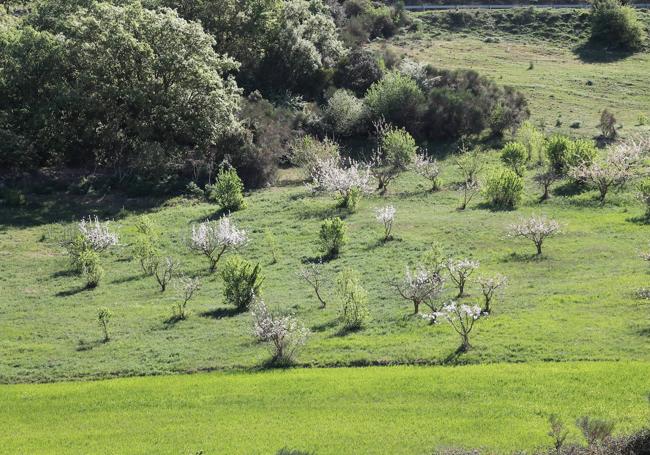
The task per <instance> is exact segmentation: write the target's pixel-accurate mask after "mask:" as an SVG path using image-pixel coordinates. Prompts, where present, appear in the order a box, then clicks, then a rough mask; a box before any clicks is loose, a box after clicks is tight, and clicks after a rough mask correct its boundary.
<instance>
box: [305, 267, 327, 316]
mask: <svg viewBox="0 0 650 455" xmlns="http://www.w3.org/2000/svg"><path fill="white" fill-rule="evenodd" d="M298 277H299V278H302V279H303V280H304V281H305V282H307V284H309V285H310V286H311V287H312V288H313V289H314V292H315V293H316V298H318V301H319V302H320V307H321V308H325V307H326V306H327V302H326V301H325V299H323V296H322V295H321V292H322V288H323V285H324V283H325V281H326V278H325V274H324V272H323V263H322V262H320V261H319V262H316V263H311V264H308V265H307V266H305V267H303V268H301V269H300V271H299V272H298Z"/></svg>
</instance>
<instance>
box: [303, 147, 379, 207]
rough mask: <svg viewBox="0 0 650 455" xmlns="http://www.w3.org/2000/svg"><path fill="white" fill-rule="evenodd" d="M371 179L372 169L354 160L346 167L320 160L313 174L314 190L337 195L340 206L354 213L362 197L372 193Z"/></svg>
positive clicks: (337, 161) (334, 161)
mask: <svg viewBox="0 0 650 455" xmlns="http://www.w3.org/2000/svg"><path fill="white" fill-rule="evenodd" d="M370 177H371V174H370V167H369V166H365V165H362V164H360V163H358V162H356V161H354V160H349V161H348V163H347V166H346V167H344V166H342V165H341V163H339V160H332V159H328V160H320V161H319V162H318V164H317V169H316V171H314V173H313V174H312V179H313V181H314V184H313V186H312V189H313V190H314V191H326V192H329V193H334V194H336V195H337V196H338V197H339V198H340V202H339V206H340V207H344V208H346V209H348V210H349V211H350V212H354V211H355V210H356V209H357V206H358V204H359V200H360V199H361V196H362V195H363V194H364V193H368V192H370V191H371V187H370Z"/></svg>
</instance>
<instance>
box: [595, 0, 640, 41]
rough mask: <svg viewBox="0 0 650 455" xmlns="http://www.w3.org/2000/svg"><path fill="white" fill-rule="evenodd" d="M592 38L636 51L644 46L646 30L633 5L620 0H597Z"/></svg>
mask: <svg viewBox="0 0 650 455" xmlns="http://www.w3.org/2000/svg"><path fill="white" fill-rule="evenodd" d="M591 38H592V40H594V41H597V42H600V43H605V44H607V45H609V46H612V47H615V48H619V49H623V50H630V51H636V50H639V49H641V48H642V47H643V44H644V42H645V40H646V32H645V28H644V26H643V24H642V23H641V21H640V20H639V18H638V17H637V14H636V11H635V10H634V8H633V7H631V6H627V5H626V6H623V5H622V4H621V2H620V1H619V0H595V1H594V2H593V6H592V11H591Z"/></svg>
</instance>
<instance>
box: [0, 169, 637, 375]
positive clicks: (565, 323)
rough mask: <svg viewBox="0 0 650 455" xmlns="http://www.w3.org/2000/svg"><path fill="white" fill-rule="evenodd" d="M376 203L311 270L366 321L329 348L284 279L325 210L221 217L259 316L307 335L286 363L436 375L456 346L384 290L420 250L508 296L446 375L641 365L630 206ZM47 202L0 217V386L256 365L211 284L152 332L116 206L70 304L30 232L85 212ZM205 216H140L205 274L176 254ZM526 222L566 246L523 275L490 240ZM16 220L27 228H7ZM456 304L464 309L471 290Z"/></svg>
mask: <svg viewBox="0 0 650 455" xmlns="http://www.w3.org/2000/svg"><path fill="white" fill-rule="evenodd" d="M450 161H451V160H447V161H445V162H444V164H443V166H444V170H445V172H444V180H445V182H447V183H448V184H449V183H450V182H454V181H455V180H456V179H457V176H455V175H454V174H453V166H452V164H451V163H450ZM287 185H288V186H287ZM392 191H393V192H392V194H391V195H389V196H388V197H387V198H385V199H382V198H379V197H373V198H370V199H365V200H364V201H362V203H361V207H360V210H359V211H358V213H355V214H353V215H351V216H349V217H347V222H348V223H349V226H350V243H349V246H348V247H346V248H345V250H344V252H343V254H342V257H341V258H340V259H338V260H335V261H332V262H330V263H328V264H327V266H326V267H327V270H328V271H330V272H331V273H334V272H336V271H338V270H341V269H342V268H343V267H354V268H356V269H358V270H359V271H360V272H361V273H362V274H363V281H364V284H365V286H366V288H367V289H368V290H369V292H370V311H371V314H372V318H373V321H372V322H371V323H370V324H369V326H368V327H367V328H366V329H365V330H363V331H361V332H358V333H353V334H348V335H346V336H340V335H339V334H338V327H337V324H336V316H337V305H336V303H335V302H331V305H330V306H329V307H328V308H327V309H325V310H318V309H317V307H318V303H317V301H316V300H315V298H314V297H313V295H312V294H311V292H310V290H309V289H308V288H307V287H306V286H305V285H304V284H303V283H302V282H300V281H299V280H298V278H297V277H296V276H295V272H296V270H297V269H298V268H299V267H300V264H301V260H303V259H304V258H309V257H313V256H314V255H315V244H316V237H317V232H318V226H319V224H320V220H321V219H323V218H324V217H325V216H327V215H331V214H333V213H335V212H336V211H335V210H334V209H333V207H334V201H333V200H332V199H330V198H329V197H317V198H314V197H311V196H309V193H308V191H307V190H306V189H305V188H304V187H303V186H302V184H300V183H295V184H292V183H291V182H287V181H285V186H280V187H277V188H272V189H268V190H263V191H259V192H255V193H253V194H252V195H250V196H249V197H248V205H249V208H247V209H246V210H244V211H242V212H239V213H237V214H235V215H234V217H235V219H236V222H237V223H238V224H239V225H240V226H242V227H244V228H246V229H248V230H249V231H250V234H251V238H252V241H251V243H250V246H249V247H247V248H246V249H245V250H244V251H243V252H242V254H243V255H244V256H245V257H247V258H250V259H252V260H255V261H260V262H261V263H262V265H263V266H264V271H265V274H266V276H267V279H266V283H265V284H266V287H265V291H264V295H265V298H266V300H267V302H268V303H269V304H271V305H273V306H278V307H282V308H285V309H291V310H293V311H295V312H296V313H297V315H298V316H299V317H300V318H301V319H303V320H304V321H305V322H306V324H307V325H308V326H309V327H311V328H312V330H313V331H314V335H313V337H312V338H311V340H310V342H309V344H308V346H307V347H306V349H305V350H304V352H302V353H301V356H300V362H301V363H304V364H317V365H333V364H343V365H346V364H347V365H350V364H365V363H373V362H382V363H384V362H420V361H421V362H428V363H441V362H444V361H445V359H446V358H447V357H448V356H449V355H450V354H451V353H452V352H453V350H454V348H455V347H456V345H457V336H456V334H455V333H453V331H452V330H451V328H450V327H447V326H446V325H441V326H436V327H431V326H429V325H427V324H426V323H424V322H423V321H421V320H419V319H417V318H413V317H410V316H409V314H410V312H411V307H410V306H409V305H408V304H406V303H405V302H404V301H401V300H400V299H398V297H397V296H396V294H395V292H394V291H393V290H392V288H391V286H390V285H389V280H391V279H392V278H394V277H396V276H401V274H402V273H403V270H404V266H405V265H406V264H407V263H413V262H415V261H417V260H418V259H419V257H420V256H421V254H422V253H423V252H424V251H425V250H426V249H427V248H428V245H430V244H431V243H432V242H434V241H437V242H440V243H441V244H442V245H443V246H444V247H445V249H446V250H447V252H449V253H451V254H457V255H461V256H466V255H467V256H472V257H474V258H476V259H478V260H480V261H481V264H482V265H481V273H484V274H488V273H494V272H501V273H504V274H506V275H507V276H508V277H509V278H510V282H511V285H510V287H509V289H508V290H507V292H506V297H505V298H504V299H503V300H502V302H499V303H497V306H496V311H495V313H494V315H493V316H492V317H490V318H488V319H486V320H482V321H480V323H479V324H478V326H477V328H476V330H475V334H474V343H475V345H476V349H475V350H474V351H472V352H470V353H469V354H466V355H463V356H462V357H461V358H460V359H457V360H458V361H461V362H526V361H541V360H562V361H566V360H585V359H589V360H606V359H608V360H613V359H629V360H646V361H647V360H650V349H648V348H649V347H650V336H649V335H650V312H648V303H647V302H646V301H642V300H637V299H635V298H634V297H633V295H632V294H633V291H634V289H636V288H638V287H640V286H644V285H646V284H647V282H648V271H647V266H646V265H645V264H644V263H643V261H641V260H640V259H639V258H638V256H637V252H638V250H639V249H641V248H645V247H646V245H647V233H648V226H647V225H644V224H640V223H638V222H635V221H634V219H635V217H639V216H640V215H641V213H642V209H641V207H639V206H638V205H637V204H636V203H635V202H634V200H633V195H632V194H631V193H624V194H614V195H612V198H611V203H609V204H608V205H607V206H606V207H604V208H600V207H598V206H597V204H596V203H595V202H594V196H595V194H594V193H593V192H588V193H585V194H582V195H576V196H567V197H556V198H555V199H553V200H552V201H550V202H549V203H547V204H545V205H543V206H540V205H539V204H538V203H537V201H536V199H535V198H536V192H537V191H538V190H537V189H536V188H533V187H529V196H528V197H527V198H526V200H525V202H524V204H523V206H522V207H521V208H520V209H519V210H518V211H516V212H492V211H490V210H488V209H485V208H482V207H481V206H480V200H477V202H476V203H472V205H471V207H470V208H469V209H468V210H467V211H466V212H458V211H457V210H456V209H455V208H456V206H457V204H458V196H457V194H456V193H455V192H454V191H452V190H450V189H446V190H444V191H441V192H438V193H434V194H431V193H428V192H426V191H425V183H424V182H423V181H422V180H421V179H419V178H418V177H417V176H414V175H410V174H408V175H405V176H403V177H402V178H400V179H399V180H398V181H397V182H396V185H395V187H394V188H393V190H392ZM63 200H66V199H65V198H63V197H61V196H59V197H46V198H45V199H44V200H43V201H42V205H40V206H39V205H38V204H37V203H35V206H32V207H29V208H26V209H23V210H18V211H17V210H15V209H11V210H9V209H5V210H3V211H2V212H0V219H2V220H3V221H4V227H3V228H0V247H1V248H2V252H1V253H0V254H1V255H2V258H3V260H2V261H0V287H1V288H2V293H3V299H2V301H0V312H1V313H2V318H0V333H2V337H0V352H1V356H0V378H1V380H2V381H4V382H7V381H9V382H24V381H35V380H60V379H64V378H79V377H89V376H100V377H103V376H110V375H130V374H139V375H142V374H155V373H162V372H176V371H193V370H197V369H212V368H232V367H255V366H259V365H261V364H262V363H263V362H264V360H265V359H266V358H267V355H268V354H267V352H266V350H265V349H264V347H263V346H260V345H258V344H256V343H255V342H254V341H253V339H252V337H251V335H250V319H249V316H248V315H247V314H239V315H232V314H229V312H228V310H227V307H226V306H224V304H223V298H222V296H221V289H222V283H221V280H220V278H218V276H217V275H214V276H204V281H205V283H204V288H203V289H202V290H201V292H200V293H199V294H198V296H197V299H196V301H195V302H192V303H191V305H190V307H191V309H192V311H193V313H194V314H193V315H192V316H191V317H190V319H189V320H187V321H184V322H180V323H178V324H175V325H171V324H166V323H165V322H164V321H165V320H166V319H167V318H168V317H169V315H170V314H171V309H170V307H171V304H172V302H173V301H174V292H173V290H169V291H168V292H167V293H166V294H164V295H161V294H160V293H159V292H158V290H157V285H156V284H155V282H154V281H153V280H152V279H150V278H142V277H141V275H140V272H139V268H138V266H137V265H136V264H135V263H132V262H129V261H128V258H129V255H130V253H129V249H128V246H127V245H128V244H129V243H130V242H131V241H132V239H133V225H134V222H135V219H136V218H135V216H133V215H132V213H131V212H129V211H128V207H131V206H136V204H137V203H138V201H116V202H115V203H114V204H113V206H114V207H115V208H116V209H117V208H118V207H122V205H123V204H124V205H125V206H126V207H127V210H123V211H121V215H123V216H124V217H123V218H121V219H119V221H117V222H116V223H115V227H116V228H119V231H120V233H121V235H122V243H123V244H124V246H123V247H121V248H119V249H117V250H116V251H114V252H113V253H110V254H108V255H107V256H105V258H104V264H105V266H106V269H107V276H106V279H105V282H104V283H103V284H102V285H101V286H100V287H99V288H98V289H96V290H94V291H86V290H83V289H82V287H81V285H82V282H81V280H80V279H79V278H77V277H75V276H70V275H69V274H67V273H66V270H67V269H68V266H67V261H66V258H65V255H64V253H63V252H62V251H61V250H60V249H58V248H57V247H56V246H55V245H53V244H52V243H50V241H49V240H50V236H51V235H52V234H51V233H49V230H48V226H49V225H47V224H39V223H38V222H37V221H38V220H39V219H42V218H41V216H42V217H46V216H48V214H50V215H51V214H56V216H60V217H62V218H67V219H70V217H71V216H72V213H73V212H74V211H76V217H79V216H81V214H85V213H89V212H91V211H93V206H91V205H86V204H85V203H84V201H85V202H88V200H87V199H82V200H77V201H75V200H74V199H72V200H71V199H67V200H66V201H67V202H66V203H70V204H71V206H73V207H71V211H70V212H65V211H64V210H63V209H62V208H61V207H60V206H57V204H59V202H58V201H63ZM385 203H392V204H394V205H395V206H396V207H397V210H398V214H397V221H396V225H395V234H396V236H397V237H398V239H397V240H396V241H393V242H389V243H388V244H385V245H381V244H379V243H378V242H377V241H378V239H379V238H380V235H381V228H380V226H379V225H378V224H377V223H376V221H375V220H374V215H373V209H374V207H377V206H379V205H381V204H385ZM94 207H95V209H97V210H98V211H99V213H100V215H101V216H104V217H107V216H113V215H115V212H111V210H110V208H111V204H109V202H108V201H107V200H102V201H101V203H100V204H98V205H96V206H94ZM214 211H215V207H214V206H210V205H207V204H199V205H194V206H192V205H188V204H186V203H181V204H178V205H176V206H172V207H163V208H161V209H159V210H156V211H153V212H152V214H151V216H152V217H153V218H154V219H155V220H156V221H157V222H159V223H160V224H161V226H162V227H163V229H164V231H165V232H166V233H167V234H168V236H169V238H168V242H167V244H166V250H167V252H168V253H170V254H173V255H175V256H177V257H180V258H181V259H182V261H183V264H184V270H185V272H186V273H190V274H204V273H205V271H206V262H205V261H204V260H203V258H202V257H200V256H195V255H192V254H190V253H189V252H188V251H187V250H186V248H185V247H184V243H183V239H184V238H186V236H187V234H188V230H189V226H190V223H192V222H196V221H198V220H202V219H205V218H206V217H208V216H210V215H211V214H213V213H214ZM540 211H542V212H544V213H546V214H548V215H550V216H552V217H555V218H557V219H558V220H560V221H562V222H563V223H566V224H567V226H566V229H565V231H566V234H565V235H564V236H562V237H558V238H556V239H551V240H550V241H549V242H548V244H547V247H546V253H547V254H546V257H545V258H544V259H543V260H540V261H537V260H531V257H530V253H532V252H533V251H534V250H533V247H532V245H529V244H526V243H523V242H520V241H512V240H506V239H504V238H503V235H504V228H505V226H506V225H507V224H508V223H510V222H512V221H514V220H516V219H517V218H518V217H519V216H522V215H526V214H530V213H535V212H540ZM64 213H65V214H64ZM43 221H45V220H43ZM25 222H29V223H34V224H35V225H32V226H24V225H21V223H25ZM266 229H270V230H271V231H272V232H273V233H274V234H275V236H276V237H277V239H278V243H279V244H280V246H281V250H282V258H281V260H280V262H279V263H278V264H275V265H270V264H269V260H270V257H269V253H268V249H267V248H266V247H265V244H264V240H263V238H264V231H265V230H266ZM43 236H44V237H45V238H44V240H43V238H42V237H43ZM41 240H43V241H41ZM470 292H471V293H473V294H474V298H476V291H475V290H474V289H471V290H470ZM328 293H329V290H328ZM449 295H450V296H451V295H452V290H449ZM471 299H472V298H470V299H468V300H471ZM101 306H108V307H109V308H110V309H111V310H112V312H113V314H114V318H113V321H112V327H111V331H112V334H113V338H114V340H113V341H111V342H110V343H107V344H101V343H99V341H98V340H99V338H100V330H99V327H98V325H97V322H96V315H97V309H98V308H99V307H101Z"/></svg>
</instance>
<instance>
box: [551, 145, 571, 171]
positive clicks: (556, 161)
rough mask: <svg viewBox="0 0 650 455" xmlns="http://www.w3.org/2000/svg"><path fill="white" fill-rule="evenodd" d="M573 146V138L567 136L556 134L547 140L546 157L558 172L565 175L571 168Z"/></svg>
mask: <svg viewBox="0 0 650 455" xmlns="http://www.w3.org/2000/svg"><path fill="white" fill-rule="evenodd" d="M571 147H572V142H571V139H569V138H568V137H566V136H561V135H555V136H552V137H551V138H549V140H548V141H547V142H546V157H547V158H548V161H549V164H550V166H551V168H552V169H553V170H554V171H555V173H556V174H558V175H565V174H566V173H567V171H568V170H569V153H570V150H571Z"/></svg>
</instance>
